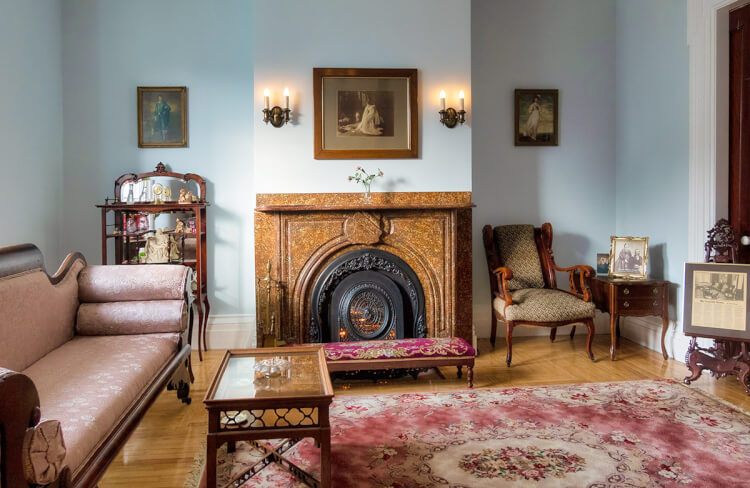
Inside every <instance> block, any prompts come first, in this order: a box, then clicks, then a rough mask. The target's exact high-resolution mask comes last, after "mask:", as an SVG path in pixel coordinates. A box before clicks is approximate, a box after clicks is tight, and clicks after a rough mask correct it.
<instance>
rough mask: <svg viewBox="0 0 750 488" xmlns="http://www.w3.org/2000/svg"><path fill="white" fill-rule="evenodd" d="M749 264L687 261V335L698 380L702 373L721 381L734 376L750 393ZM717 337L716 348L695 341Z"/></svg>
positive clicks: (689, 357) (690, 360) (692, 377)
mask: <svg viewBox="0 0 750 488" xmlns="http://www.w3.org/2000/svg"><path fill="white" fill-rule="evenodd" d="M749 282H750V265H748V264H726V263H686V264H685V303H684V306H685V308H684V314H683V319H682V328H683V332H684V333H685V335H687V336H691V337H692V339H691V341H690V347H689V348H688V353H687V357H686V363H687V367H688V368H689V369H690V371H691V375H690V376H687V377H686V378H685V383H687V384H690V382H692V381H695V380H696V379H698V377H700V375H701V372H702V371H703V370H704V369H708V370H710V371H711V372H712V373H713V374H714V375H715V376H718V377H721V376H726V375H728V374H736V375H737V377H738V379H739V380H740V382H741V383H742V384H743V386H744V387H745V391H746V392H748V393H750V385H748V377H749V376H750V357H748V354H747V343H748V342H750V330H749V329H748V327H749V325H750V316H749V314H750V304H749V303H748V299H749V298H750V295H749V294H748V283H749ZM698 337H707V338H711V339H716V340H717V342H716V344H715V346H714V347H710V348H703V347H700V346H698V344H697V338H698Z"/></svg>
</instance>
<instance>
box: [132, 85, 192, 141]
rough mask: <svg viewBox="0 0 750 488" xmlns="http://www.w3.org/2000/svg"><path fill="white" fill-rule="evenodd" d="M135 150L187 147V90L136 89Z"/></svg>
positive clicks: (169, 88)
mask: <svg viewBox="0 0 750 488" xmlns="http://www.w3.org/2000/svg"><path fill="white" fill-rule="evenodd" d="M138 147H187V87H185V86H139V87H138Z"/></svg>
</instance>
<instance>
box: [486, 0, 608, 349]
mask: <svg viewBox="0 0 750 488" xmlns="http://www.w3.org/2000/svg"><path fill="white" fill-rule="evenodd" d="M471 16H472V39H471V45H472V92H473V98H474V112H473V137H472V153H473V196H474V201H475V202H476V204H477V208H476V210H475V212H474V322H475V324H476V325H477V335H478V336H480V337H487V336H489V319H490V290H489V278H488V274H487V264H486V261H485V257H484V248H483V245H482V236H481V228H482V226H483V225H485V224H491V225H493V226H495V225H500V224H516V223H526V224H534V225H537V226H538V225H540V224H542V223H544V222H551V223H552V226H553V228H554V233H555V237H554V242H553V247H554V249H555V257H556V260H557V263H558V264H559V265H561V266H572V265H574V264H589V265H592V266H593V265H595V259H596V254H597V253H598V252H608V251H609V236H610V235H611V234H613V233H614V231H615V198H614V194H615V137H616V133H615V100H616V85H617V83H616V79H615V60H614V59H615V35H614V31H615V5H614V1H613V0H612V1H609V0H607V1H602V0H568V1H565V2H560V1H556V0H526V1H522V2H521V1H517V0H474V1H472V12H471ZM516 88H557V89H558V90H560V145H559V146H557V147H516V146H514V145H513V111H514V108H513V91H514V89H516ZM560 285H561V286H563V287H565V286H566V285H567V279H565V280H563V281H561V282H560ZM525 331H528V328H522V329H520V330H519V332H521V333H524V332H525ZM501 335H502V334H501Z"/></svg>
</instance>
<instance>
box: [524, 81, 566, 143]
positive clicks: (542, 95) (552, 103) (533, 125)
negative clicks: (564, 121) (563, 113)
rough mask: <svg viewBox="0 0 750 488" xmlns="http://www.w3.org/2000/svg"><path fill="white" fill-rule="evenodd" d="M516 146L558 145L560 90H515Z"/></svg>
mask: <svg viewBox="0 0 750 488" xmlns="http://www.w3.org/2000/svg"><path fill="white" fill-rule="evenodd" d="M514 105H515V119H514V122H513V126H514V130H515V137H514V141H515V145H516V146H557V145H558V127H559V126H558V90H541V89H539V90H533V89H523V90H516V92H515V104H514Z"/></svg>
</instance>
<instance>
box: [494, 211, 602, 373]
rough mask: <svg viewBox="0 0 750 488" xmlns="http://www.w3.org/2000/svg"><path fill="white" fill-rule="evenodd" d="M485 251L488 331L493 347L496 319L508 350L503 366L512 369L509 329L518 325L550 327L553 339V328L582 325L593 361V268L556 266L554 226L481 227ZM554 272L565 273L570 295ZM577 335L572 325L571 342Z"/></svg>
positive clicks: (555, 330) (511, 336) (510, 333)
mask: <svg viewBox="0 0 750 488" xmlns="http://www.w3.org/2000/svg"><path fill="white" fill-rule="evenodd" d="M482 234H483V238H484V250H485V253H486V255H487V267H488V270H489V275H490V290H491V292H492V332H491V336H490V342H491V343H492V346H493V347H494V346H495V335H496V333H497V321H498V320H501V321H503V322H505V340H506V343H507V347H508V352H507V356H506V364H507V365H508V366H510V362H511V359H512V352H513V328H514V327H515V326H517V325H533V326H541V327H550V328H551V330H550V340H551V341H554V340H555V335H556V333H557V327H560V326H562V325H571V324H577V323H583V324H586V327H587V328H588V339H587V341H586V352H587V354H588V356H589V358H590V359H591V360H592V361H593V360H594V354H593V353H592V352H591V345H592V343H593V340H594V304H593V302H592V296H591V289H590V279H591V277H592V276H594V270H593V268H591V267H590V266H585V265H578V266H572V267H570V268H560V267H558V266H557V265H556V264H555V260H554V258H553V256H552V225H550V224H549V223H545V224H543V225H542V227H541V228H539V227H537V228H534V227H533V226H531V225H503V226H499V227H495V228H494V229H493V228H492V226H489V225H485V226H484V228H483V229H482ZM556 271H564V272H567V273H568V283H569V285H570V291H563V290H558V289H557V278H556V276H555V272H556ZM574 334H575V326H574V327H573V330H572V331H571V333H570V338H571V339H572V338H573V335H574Z"/></svg>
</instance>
